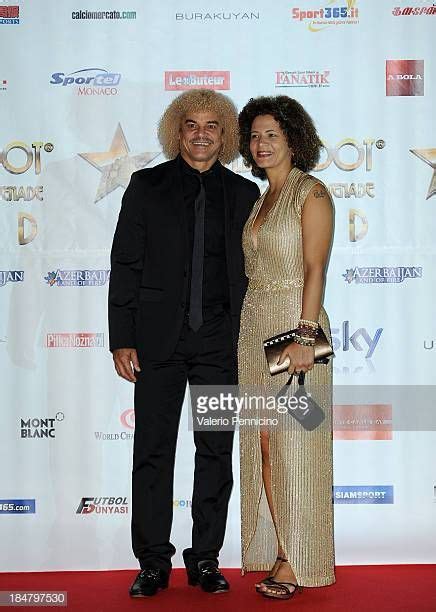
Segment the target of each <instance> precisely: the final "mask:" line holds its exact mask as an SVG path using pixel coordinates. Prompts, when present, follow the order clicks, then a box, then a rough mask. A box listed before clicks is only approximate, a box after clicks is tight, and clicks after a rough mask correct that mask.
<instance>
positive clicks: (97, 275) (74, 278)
mask: <svg viewBox="0 0 436 612" xmlns="http://www.w3.org/2000/svg"><path fill="white" fill-rule="evenodd" d="M109 275H110V270H59V269H58V270H56V271H53V272H49V273H48V274H47V276H44V280H45V281H46V282H47V284H48V285H50V287H53V286H54V285H56V286H57V287H101V286H102V285H105V284H106V282H107V281H108V279H109Z"/></svg>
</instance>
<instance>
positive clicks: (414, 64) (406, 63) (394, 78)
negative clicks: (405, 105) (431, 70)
mask: <svg viewBox="0 0 436 612" xmlns="http://www.w3.org/2000/svg"><path fill="white" fill-rule="evenodd" d="M386 95H387V96H423V95H424V60H386Z"/></svg>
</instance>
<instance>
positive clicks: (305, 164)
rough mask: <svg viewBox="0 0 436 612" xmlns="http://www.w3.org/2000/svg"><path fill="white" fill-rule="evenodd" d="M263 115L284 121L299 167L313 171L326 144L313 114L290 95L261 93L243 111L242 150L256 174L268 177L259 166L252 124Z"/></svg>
mask: <svg viewBox="0 0 436 612" xmlns="http://www.w3.org/2000/svg"><path fill="white" fill-rule="evenodd" d="M259 115H272V116H273V117H274V119H275V120H276V121H277V123H278V124H279V125H280V128H281V129H282V131H283V133H284V134H285V136H286V138H287V141H288V145H289V147H290V148H291V149H292V151H293V156H292V162H293V164H294V165H295V166H297V168H299V169H300V170H302V171H303V172H309V171H310V170H312V169H313V168H314V167H315V166H316V164H317V163H318V160H319V156H320V150H321V147H322V146H323V145H322V142H321V140H320V138H319V136H318V134H317V131H316V128H315V125H314V123H313V121H312V119H311V117H310V116H309V114H308V113H307V112H306V111H305V110H304V108H303V107H302V106H301V104H300V103H299V102H297V100H294V99H293V98H288V96H261V97H259V98H251V99H250V100H249V101H248V102H247V104H246V105H245V106H244V108H243V109H242V111H241V112H240V113H239V152H240V154H241V155H242V157H243V158H244V164H245V165H246V166H248V167H251V172H252V174H253V175H254V176H257V177H259V178H261V179H263V180H265V179H266V172H265V170H263V169H262V168H259V166H258V165H257V164H256V162H255V161H254V159H253V156H252V155H251V152H250V138H251V126H252V124H253V121H254V119H255V118H256V117H258V116H259Z"/></svg>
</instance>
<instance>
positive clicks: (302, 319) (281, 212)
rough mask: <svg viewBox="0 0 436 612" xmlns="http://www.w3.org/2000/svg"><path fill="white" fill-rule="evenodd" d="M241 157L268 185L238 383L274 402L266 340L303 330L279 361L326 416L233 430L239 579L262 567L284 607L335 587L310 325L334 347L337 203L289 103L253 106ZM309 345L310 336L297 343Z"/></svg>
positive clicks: (318, 376) (264, 588)
mask: <svg viewBox="0 0 436 612" xmlns="http://www.w3.org/2000/svg"><path fill="white" fill-rule="evenodd" d="M239 126H240V151H241V154H242V156H243V157H244V161H245V163H246V164H247V165H248V166H250V167H251V170H252V173H253V175H254V176H257V177H260V178H263V179H264V178H267V179H268V183H269V186H268V189H267V190H266V191H265V193H264V194H263V195H262V196H261V197H260V198H259V199H258V201H257V202H256V203H255V205H254V207H253V210H252V212H251V215H250V217H249V219H248V221H247V223H246V225H245V227H244V231H243V248H244V254H245V269H246V274H247V277H248V279H249V284H248V289H247V293H246V296H245V300H244V305H243V309H242V315H241V331H240V336H239V347H238V359H239V383H240V385H262V388H264V389H265V390H266V391H267V394H268V395H272V394H274V395H275V394H276V393H277V392H278V391H279V389H280V388H281V387H282V386H283V385H284V384H285V382H286V381H287V379H288V377H289V374H288V373H287V372H284V373H282V374H278V375H276V376H274V377H272V376H271V375H270V373H269V369H268V365H267V362H266V359H265V354H264V351H263V341H264V340H265V339H266V338H269V337H271V336H275V335H277V334H280V333H281V332H284V331H287V330H289V329H295V328H296V327H299V329H300V337H299V341H300V343H293V344H292V345H291V347H290V348H289V349H288V351H287V353H286V354H285V353H284V354H282V356H281V361H284V360H285V359H289V360H290V365H289V370H288V372H293V371H295V372H300V371H304V372H305V373H306V388H307V389H308V390H309V391H310V390H312V389H313V394H314V397H315V400H316V402H317V403H318V404H319V405H320V406H321V408H322V409H323V411H324V413H325V421H324V423H323V425H322V426H320V427H318V428H317V429H315V430H314V431H306V430H305V429H303V428H302V427H301V425H300V424H299V423H298V422H297V421H295V420H294V419H292V418H291V417H290V416H289V415H288V414H285V415H282V419H281V421H280V423H281V425H280V426H277V427H269V428H268V427H259V428H258V429H255V428H254V429H253V428H244V427H241V429H240V458H241V513H242V571H243V572H249V571H267V572H268V574H267V576H266V578H265V579H264V580H262V581H260V582H259V583H258V584H256V590H257V591H258V592H260V593H261V594H262V595H264V596H265V597H272V598H278V599H289V598H290V597H291V596H292V595H293V594H294V593H295V591H296V590H297V588H298V587H300V586H313V587H315V586H325V585H329V584H332V583H333V582H334V581H335V576H334V547H333V507H332V472H333V470H332V434H331V412H332V366H331V362H330V364H329V365H318V364H317V365H315V366H314V350H313V341H314V340H313V338H314V334H316V331H315V332H314V333H312V332H313V330H316V327H317V325H316V324H317V323H319V325H320V326H321V327H322V329H323V330H324V332H325V333H326V335H327V337H328V338H329V339H330V327H329V320H328V317H327V314H326V312H325V310H324V308H323V307H322V299H323V291H324V279H325V271H326V266H327V261H328V255H329V251H330V247H331V241H332V227H333V206H332V202H331V198H330V195H329V193H328V191H327V189H326V188H325V186H324V185H323V184H322V183H321V182H320V181H319V180H318V179H316V178H314V177H313V176H311V175H309V174H307V172H308V171H310V170H311V169H313V168H314V167H315V165H316V163H317V161H318V159H319V153H320V148H321V146H322V145H321V141H320V139H319V137H318V135H317V133H316V129H315V126H314V124H313V122H312V120H311V118H310V117H309V115H308V114H307V113H306V111H305V110H304V109H303V107H302V106H301V105H300V104H299V103H298V102H296V101H295V100H293V99H291V98H288V97H287V96H276V97H261V98H256V99H251V100H250V101H249V102H248V104H247V105H246V106H245V107H244V109H243V110H242V112H241V113H240V116H239ZM304 338H305V339H304Z"/></svg>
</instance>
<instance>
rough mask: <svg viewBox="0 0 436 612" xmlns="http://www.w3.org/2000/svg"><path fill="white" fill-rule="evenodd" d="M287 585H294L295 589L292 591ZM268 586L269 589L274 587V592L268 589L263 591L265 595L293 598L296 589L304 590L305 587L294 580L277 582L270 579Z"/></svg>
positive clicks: (276, 597) (275, 597)
mask: <svg viewBox="0 0 436 612" xmlns="http://www.w3.org/2000/svg"><path fill="white" fill-rule="evenodd" d="M286 585H289V586H291V587H294V590H293V591H291V590H290V589H288V587H287V586H286ZM267 587H268V589H271V588H272V589H273V592H272V593H271V592H270V593H268V591H261V593H262V595H263V596H264V597H268V598H269V599H291V597H293V596H294V595H295V593H296V591H302V590H303V587H301V586H300V585H298V584H296V583H294V582H276V581H275V580H270V581H269V582H268V584H267Z"/></svg>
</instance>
